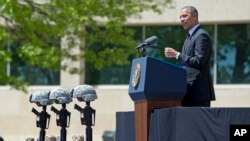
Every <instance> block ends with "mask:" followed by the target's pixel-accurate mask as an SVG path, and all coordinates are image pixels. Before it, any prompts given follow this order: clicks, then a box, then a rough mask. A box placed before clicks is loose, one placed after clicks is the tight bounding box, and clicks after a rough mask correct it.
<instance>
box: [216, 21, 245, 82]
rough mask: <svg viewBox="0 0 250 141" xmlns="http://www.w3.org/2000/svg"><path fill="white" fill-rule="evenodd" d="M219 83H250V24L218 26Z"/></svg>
mask: <svg viewBox="0 0 250 141" xmlns="http://www.w3.org/2000/svg"><path fill="white" fill-rule="evenodd" d="M217 56H218V57H217V83H218V84H240V83H250V67H249V66H250V24H228V25H218V49H217Z"/></svg>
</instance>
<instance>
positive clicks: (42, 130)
mask: <svg viewBox="0 0 250 141" xmlns="http://www.w3.org/2000/svg"><path fill="white" fill-rule="evenodd" d="M45 134H46V131H45V129H42V128H41V130H40V135H39V141H44V140H45Z"/></svg>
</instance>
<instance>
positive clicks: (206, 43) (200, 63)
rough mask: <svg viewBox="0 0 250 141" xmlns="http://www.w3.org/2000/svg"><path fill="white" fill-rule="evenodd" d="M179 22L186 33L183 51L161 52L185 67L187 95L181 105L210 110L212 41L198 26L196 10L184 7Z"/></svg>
mask: <svg viewBox="0 0 250 141" xmlns="http://www.w3.org/2000/svg"><path fill="white" fill-rule="evenodd" d="M180 20H181V23H182V26H183V28H184V29H185V30H187V31H188V36H187V39H186V40H185V42H184V45H183V48H182V52H178V51H176V50H175V49H173V48H171V47H166V48H165V51H164V53H165V56H166V57H167V58H176V59H177V61H178V62H179V63H180V64H181V65H183V66H184V68H186V71H187V92H186V95H185V96H184V98H183V100H182V106H185V107H189V106H190V107H191V106H202V107H210V102H211V100H215V93H214V87H213V81H212V78H211V74H210V56H211V52H212V41H211V39H210V37H209V34H208V33H207V32H206V31H205V30H203V29H202V28H201V27H200V24H199V22H198V11H197V9H196V8H195V7H193V6H185V7H183V8H182V9H181V12H180Z"/></svg>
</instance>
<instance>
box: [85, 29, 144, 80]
mask: <svg viewBox="0 0 250 141" xmlns="http://www.w3.org/2000/svg"><path fill="white" fill-rule="evenodd" d="M130 29H132V30H133V31H134V39H135V40H136V41H137V42H138V44H139V43H140V42H141V40H142V27H141V26H138V27H130ZM88 44H89V46H91V47H90V49H95V52H96V51H98V48H99V49H101V47H102V46H103V45H102V44H101V43H88ZM133 58H135V56H133V55H131V56H130V57H129V58H125V59H128V60H129V61H130V62H131V61H132V59H133ZM85 66H86V72H85V82H86V83H87V84H128V83H129V78H130V64H129V65H122V66H118V65H113V66H108V67H104V68H102V69H100V70H98V69H96V68H95V67H94V64H92V63H89V62H86V65H85Z"/></svg>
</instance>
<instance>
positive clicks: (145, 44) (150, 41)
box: [135, 36, 158, 49]
mask: <svg viewBox="0 0 250 141" xmlns="http://www.w3.org/2000/svg"><path fill="white" fill-rule="evenodd" d="M157 40H158V38H157V37H156V36H152V37H149V38H147V39H146V40H145V41H144V42H143V43H141V44H139V45H138V46H137V47H136V48H135V49H139V48H142V47H150V46H152V45H154V44H156V43H157Z"/></svg>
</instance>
